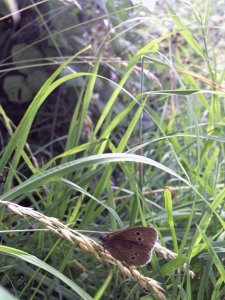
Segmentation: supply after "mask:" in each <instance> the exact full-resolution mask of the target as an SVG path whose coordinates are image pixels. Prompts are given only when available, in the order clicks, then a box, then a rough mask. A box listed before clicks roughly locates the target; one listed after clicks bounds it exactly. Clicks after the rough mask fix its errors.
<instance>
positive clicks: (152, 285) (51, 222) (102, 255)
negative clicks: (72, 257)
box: [0, 200, 177, 300]
mask: <svg viewBox="0 0 225 300" xmlns="http://www.w3.org/2000/svg"><path fill="white" fill-rule="evenodd" d="M0 203H1V204H3V205H5V206H7V207H8V208H9V209H10V210H11V211H13V212H14V213H16V214H18V215H20V216H22V217H32V218H34V219H36V220H37V221H38V222H40V223H42V224H43V225H44V227H46V228H48V229H49V230H50V231H51V232H52V233H54V234H55V235H57V236H59V237H62V238H64V239H66V240H67V241H69V242H70V243H74V242H75V243H77V244H78V245H79V247H80V248H81V249H82V250H84V251H86V252H89V253H91V254H93V255H94V256H95V257H96V258H98V259H100V260H102V261H105V262H107V263H111V264H116V265H117V266H118V268H119V269H120V271H121V272H122V273H123V274H124V275H125V276H126V277H128V278H130V279H133V280H135V281H137V282H138V283H139V284H140V286H141V287H142V288H144V289H150V290H151V291H152V292H153V293H154V294H155V296H156V297H157V298H158V299H160V300H161V299H162V300H164V299H166V298H165V296H164V294H163V291H164V290H163V289H162V287H161V286H160V284H159V283H158V282H157V281H156V280H154V279H152V278H150V277H145V276H143V275H142V274H141V273H140V272H139V271H138V270H137V269H136V268H134V267H127V266H126V265H124V264H123V263H122V262H120V261H118V260H116V259H114V258H113V257H112V256H111V255H110V254H109V253H108V252H106V251H105V250H104V248H103V247H102V246H101V245H100V244H99V243H97V242H95V241H94V240H92V239H90V238H89V237H87V236H85V235H83V234H81V233H79V232H77V231H74V230H71V229H70V228H69V227H67V226H66V225H64V224H63V223H61V222H60V221H59V220H58V219H56V218H54V217H48V216H45V215H43V214H42V213H40V212H37V211H35V210H34V209H33V208H29V207H23V206H20V205H18V204H15V203H12V202H9V201H1V200H0ZM155 251H156V252H157V253H158V254H159V255H161V256H163V257H164V258H165V259H167V260H171V259H174V258H176V256H177V254H176V253H174V252H172V251H170V250H168V249H166V248H164V247H162V246H161V245H160V244H158V243H156V246H155Z"/></svg>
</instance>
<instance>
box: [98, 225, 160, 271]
mask: <svg viewBox="0 0 225 300" xmlns="http://www.w3.org/2000/svg"><path fill="white" fill-rule="evenodd" d="M99 239H100V240H101V241H102V244H103V247H104V248H105V249H106V250H107V251H108V252H109V253H110V254H111V255H112V256H113V257H114V258H115V259H118V260H120V261H124V262H126V263H127V264H128V265H130V266H136V267H140V266H144V265H146V264H147V263H148V262H149V261H150V260H151V253H152V249H153V248H154V246H155V242H156V240H157V232H156V230H155V229H154V228H151V227H143V226H139V227H131V228H127V229H122V230H119V231H115V232H112V233H109V234H102V235H100V237H99Z"/></svg>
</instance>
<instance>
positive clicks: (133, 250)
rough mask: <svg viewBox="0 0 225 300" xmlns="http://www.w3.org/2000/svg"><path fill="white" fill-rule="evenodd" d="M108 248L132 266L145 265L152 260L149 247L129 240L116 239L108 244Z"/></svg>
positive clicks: (114, 255) (115, 255)
mask: <svg viewBox="0 0 225 300" xmlns="http://www.w3.org/2000/svg"><path fill="white" fill-rule="evenodd" d="M106 249H107V250H108V251H109V252H110V253H111V255H112V256H113V257H114V258H116V259H118V260H120V261H124V262H126V263H127V264H128V265H130V266H135V267H140V266H144V265H146V264H147V263H148V262H149V261H150V260H151V251H149V248H148V247H146V246H143V245H138V244H136V243H133V242H129V241H121V240H115V241H114V242H113V243H112V244H110V245H107V246H106Z"/></svg>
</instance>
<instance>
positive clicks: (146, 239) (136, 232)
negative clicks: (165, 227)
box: [107, 226, 158, 251]
mask: <svg viewBox="0 0 225 300" xmlns="http://www.w3.org/2000/svg"><path fill="white" fill-rule="evenodd" d="M157 237H158V236H157V232H156V230H155V229H154V228H151V227H142V226H140V227H133V228H127V229H122V230H119V231H116V232H112V233H110V234H108V236H107V243H110V244H111V243H114V242H115V241H116V240H123V241H128V242H132V243H136V244H138V245H140V246H145V247H146V248H148V249H149V251H150V250H152V249H153V248H154V246H155V242H156V240H157Z"/></svg>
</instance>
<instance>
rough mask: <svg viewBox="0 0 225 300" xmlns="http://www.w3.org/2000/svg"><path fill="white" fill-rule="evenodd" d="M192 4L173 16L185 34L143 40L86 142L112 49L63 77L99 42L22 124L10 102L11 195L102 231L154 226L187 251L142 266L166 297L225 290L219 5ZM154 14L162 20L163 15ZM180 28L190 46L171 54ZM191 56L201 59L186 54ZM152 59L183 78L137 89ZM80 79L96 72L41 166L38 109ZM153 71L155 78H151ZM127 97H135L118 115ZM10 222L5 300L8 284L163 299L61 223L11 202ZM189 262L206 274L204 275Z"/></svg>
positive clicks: (46, 90)
mask: <svg viewBox="0 0 225 300" xmlns="http://www.w3.org/2000/svg"><path fill="white" fill-rule="evenodd" d="M190 11H191V12H192V18H191V19H188V18H186V19H185V18H184V17H182V16H181V15H179V14H178V13H177V12H176V11H175V10H174V9H173V8H172V5H170V4H168V3H167V15H166V16H164V18H165V20H167V21H168V22H170V24H171V25H170V26H171V27H173V31H172V32H171V31H170V30H169V29H168V30H167V32H166V33H165V34H161V35H160V37H159V38H157V39H154V40H152V41H151V42H149V43H148V44H147V45H144V46H142V47H140V49H139V50H138V51H137V52H136V53H135V54H134V55H133V56H132V57H130V59H129V62H128V63H127V66H126V69H125V70H124V72H123V74H122V76H121V78H120V81H118V82H114V81H112V80H110V84H112V85H113V87H114V91H113V93H112V94H111V95H110V96H109V98H108V101H107V103H106V104H105V106H104V108H103V110H102V112H101V115H100V116H99V118H98V120H94V121H95V122H94V124H95V125H93V126H94V127H93V129H92V130H91V132H90V134H89V139H88V141H86V142H85V143H82V142H81V135H82V133H83V131H84V129H85V120H86V116H87V113H88V108H89V106H90V102H91V98H92V95H93V93H94V87H95V86H96V81H97V80H98V79H101V80H103V82H107V81H109V79H108V78H106V77H104V76H102V75H100V74H99V65H100V63H101V59H102V55H103V54H102V51H103V50H102V49H103V48H101V49H100V51H99V52H98V55H97V58H96V60H95V62H94V66H93V67H92V69H91V70H90V71H89V72H77V73H75V74H69V75H64V76H63V75H62V76H61V77H60V78H59V77H58V76H59V75H60V73H61V72H62V71H63V69H64V68H67V67H68V66H69V64H70V63H71V62H72V61H73V60H74V59H76V58H77V57H78V56H79V55H81V54H82V53H85V51H86V50H87V49H89V47H84V48H83V49H82V50H81V51H80V52H78V53H76V54H75V55H74V56H73V57H71V58H70V59H69V60H67V61H66V62H65V63H63V64H62V65H60V67H58V68H57V70H56V71H55V72H54V73H53V74H52V75H51V76H50V77H49V79H48V80H47V81H46V82H45V83H44V85H43V86H42V88H41V89H40V90H39V92H38V93H37V95H36V96H35V98H34V99H33V101H32V102H31V104H30V105H29V107H28V109H27V111H26V113H25V115H24V117H23V119H22V120H21V122H20V124H19V125H18V126H17V128H16V130H14V128H13V127H12V125H11V123H10V120H9V119H8V116H7V112H6V111H5V110H4V108H3V107H2V106H0V113H1V116H2V119H3V120H4V124H5V126H6V128H7V132H8V136H9V140H8V142H7V145H6V147H5V148H4V151H2V152H1V154H2V155H1V159H0V173H2V172H4V170H5V168H9V172H8V175H7V179H6V181H5V182H4V183H3V184H2V194H1V196H0V200H1V201H10V202H13V203H17V204H19V205H20V206H23V205H26V206H27V205H29V207H32V208H33V209H34V210H35V211H37V212H40V213H42V214H43V215H46V216H48V217H55V218H58V219H59V220H60V221H61V222H63V223H64V224H67V226H68V227H70V228H71V229H76V231H78V232H79V230H82V231H81V232H82V233H83V234H84V235H87V236H89V237H91V238H93V239H96V240H97V236H98V234H99V233H100V232H105V231H107V232H108V231H111V230H117V229H119V228H125V227H129V226H135V225H149V226H150V225H151V226H154V227H155V228H156V230H157V231H158V234H159V242H160V243H161V245H162V246H164V247H166V248H168V249H170V250H171V251H173V252H174V253H176V259H175V260H171V261H169V262H166V260H165V259H163V258H161V257H159V256H157V255H155V254H154V255H153V259H152V262H151V265H148V266H147V267H144V268H142V269H141V270H140V272H141V274H142V275H144V276H148V277H151V278H152V279H154V280H156V281H158V282H159V283H160V284H161V287H162V288H163V289H164V291H163V294H164V295H165V298H166V299H197V300H201V299H202V300H203V299H222V297H224V295H225V284H224V283H225V270H224V252H225V242H224V229H225V221H224V214H225V211H224V196H225V188H224V182H223V178H224V136H223V133H224V100H223V99H224V95H225V94H224V91H225V87H223V85H222V82H223V78H224V74H225V73H224V72H223V70H220V64H221V62H220V61H217V60H216V58H217V57H216V54H217V53H218V51H219V49H217V48H216V45H215V48H210V47H209V45H210V29H211V28H210V12H209V11H210V3H209V2H206V3H205V11H204V13H203V15H200V12H198V11H197V10H195V9H194V8H193V7H192V8H191V9H190ZM154 18H156V20H157V18H158V22H160V16H157V15H155V16H154ZM187 24H188V25H187ZM121 26H122V25H121ZM193 28H194V29H195V30H197V33H196V31H194V29H193ZM176 33H179V35H181V36H182V40H183V43H182V44H181V45H178V46H177V47H176V46H175V47H174V46H173V47H172V46H171V47H169V52H168V53H167V54H164V53H163V51H162V50H161V49H162V47H163V46H164V45H168V44H170V42H171V39H172V38H173V37H174V35H175V34H176ZM117 38H119V34H118V37H117ZM197 38H198V40H197ZM103 46H104V44H103V45H102V47H103ZM214 54H215V55H214ZM213 55H214V56H213ZM184 58H188V60H189V65H188V64H186V65H185V64H184V63H182V61H184ZM141 59H143V64H142V72H143V74H144V71H145V70H147V69H149V68H150V69H151V68H152V69H153V70H157V72H158V73H159V74H160V75H161V76H162V78H164V77H163V76H164V74H168V77H169V80H172V82H173V84H168V82H164V83H163V87H164V86H165V88H162V89H161V90H159V89H158V90H155V89H151V85H150V84H149V90H148V91H142V90H140V91H139V92H138V93H137V94H133V93H132V91H129V88H128V87H129V80H131V78H132V74H133V73H134V72H135V68H137V66H138V65H139V64H140V62H141ZM218 59H220V56H219V57H218ZM79 77H82V78H85V88H84V89H83V91H82V92H81V94H80V98H79V100H78V102H77V104H76V107H74V112H73V116H72V119H71V123H70V128H69V130H68V135H67V137H66V143H65V148H64V151H63V152H62V153H61V154H59V155H57V156H55V157H51V158H50V159H49V161H47V162H46V163H44V164H43V165H42V166H41V167H40V168H37V166H36V165H35V160H34V159H32V158H33V157H32V156H30V155H29V153H28V152H27V148H26V143H27V141H28V137H29V134H30V132H31V130H32V125H33V122H34V119H35V116H36V115H37V114H38V113H39V110H40V107H41V105H42V104H43V103H45V102H46V101H48V96H49V95H50V94H51V93H52V92H53V91H54V90H55V89H56V88H57V87H58V86H60V85H62V84H64V83H65V82H68V81H69V80H72V79H74V78H75V79H76V78H79ZM141 78H142V80H146V79H143V78H144V75H143V76H142V77H141ZM120 96H121V97H123V98H126V101H127V105H126V106H124V107H123V109H121V110H120V111H119V112H118V111H117V112H116V109H115V107H116V105H117V104H118V103H119V101H120ZM143 114H145V115H146V116H148V120H151V124H150V126H149V128H148V130H147V131H144V130H140V128H142V126H143ZM149 122H150V121H149ZM21 165H23V168H22V169H20V166H21ZM23 169H26V170H29V172H28V173H29V174H30V175H29V176H28V177H27V178H25V175H23V173H22V171H21V172H20V170H23ZM166 186H169V188H166V189H165V187H166ZM1 224H2V225H1V226H2V231H1V234H2V241H3V243H2V246H0V251H1V253H2V257H1V273H2V276H1V286H2V287H1V290H0V295H4V296H0V299H3V298H2V297H4V299H6V296H5V293H6V291H5V290H4V289H3V287H5V288H6V289H7V290H8V291H9V292H10V293H11V295H14V297H15V298H13V296H11V295H8V294H7V297H8V299H79V297H81V298H83V299H92V298H94V299H153V297H157V296H156V295H154V294H153V293H152V290H151V289H150V290H144V289H143V288H142V287H141V286H140V285H139V284H138V283H137V282H135V281H133V280H130V279H128V278H127V277H126V276H124V275H122V274H121V272H119V269H118V267H117V266H116V265H115V266H113V267H112V266H111V265H109V264H107V263H105V262H103V261H102V260H99V259H97V258H96V257H95V256H94V255H92V254H90V253H89V252H85V251H84V249H82V248H79V247H78V246H77V245H74V244H70V243H68V241H66V240H65V239H59V238H58V237H57V236H54V235H53V234H52V231H45V230H43V231H39V230H36V231H29V229H31V228H32V229H33V228H35V229H39V228H40V227H41V228H43V222H42V226H40V223H39V222H38V221H37V219H32V218H28V217H26V218H23V216H22V215H20V214H18V213H17V212H16V211H14V212H13V211H10V210H8V209H6V207H5V206H4V204H3V203H1ZM44 227H45V226H44ZM46 228H48V224H46ZM24 229H25V230H26V231H25V232H24V231H22V230H24ZM8 230H10V233H9V232H8ZM17 230H19V232H17ZM20 230H21V231H20ZM6 246H7V248H6ZM184 266H185V267H184ZM189 270H192V271H194V272H195V277H194V278H192V277H191V276H190V274H191V273H190V272H188V271H189ZM45 271H47V272H45ZM78 295H79V296H78ZM161 296H162V295H161Z"/></svg>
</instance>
